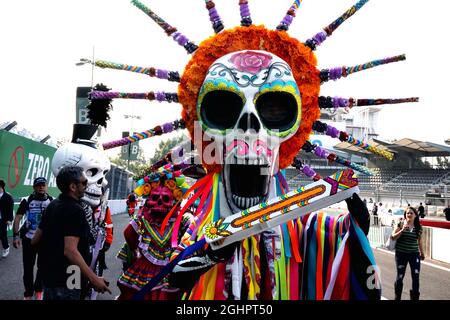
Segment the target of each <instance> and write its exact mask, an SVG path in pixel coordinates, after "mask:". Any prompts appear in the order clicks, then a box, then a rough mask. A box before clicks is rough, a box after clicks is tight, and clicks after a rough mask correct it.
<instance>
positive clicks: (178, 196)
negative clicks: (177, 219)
mask: <svg viewBox="0 0 450 320" xmlns="http://www.w3.org/2000/svg"><path fill="white" fill-rule="evenodd" d="M173 197H174V198H175V200H177V201H179V200H180V199H181V198H182V197H183V192H182V191H181V189H180V188H176V189H175V190H173Z"/></svg>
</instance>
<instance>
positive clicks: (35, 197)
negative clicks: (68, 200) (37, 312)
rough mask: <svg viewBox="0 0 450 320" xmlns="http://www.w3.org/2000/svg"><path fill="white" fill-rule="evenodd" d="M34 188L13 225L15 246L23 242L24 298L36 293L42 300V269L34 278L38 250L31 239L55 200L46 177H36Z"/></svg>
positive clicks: (26, 298)
mask: <svg viewBox="0 0 450 320" xmlns="http://www.w3.org/2000/svg"><path fill="white" fill-rule="evenodd" d="M33 189H34V192H33V193H32V194H31V195H30V196H29V197H28V199H23V200H22V202H21V203H20V205H19V209H17V213H16V216H15V218H14V226H13V235H14V237H13V246H14V248H19V247H20V245H21V244H22V257H23V258H22V261H23V284H24V287H25V292H24V294H23V296H24V300H31V298H32V297H33V294H34V293H35V295H36V296H35V298H36V300H42V279H41V270H40V269H39V268H38V269H37V272H36V279H35V280H34V274H33V273H34V265H35V263H36V255H37V251H36V249H35V248H33V247H32V246H31V239H33V236H34V233H35V232H36V229H37V227H38V225H39V222H40V221H41V218H42V213H43V211H44V210H45V208H47V206H48V205H49V204H50V202H51V201H52V200H53V198H52V197H51V196H50V195H49V194H48V193H47V179H45V178H44V177H39V178H36V179H34V182H33ZM24 216H25V217H26V220H25V222H24V224H23V226H22V228H21V229H20V233H19V224H20V221H21V220H22V218H23V217H24ZM19 236H20V238H19ZM21 239H22V240H21Z"/></svg>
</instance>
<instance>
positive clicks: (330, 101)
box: [319, 96, 419, 110]
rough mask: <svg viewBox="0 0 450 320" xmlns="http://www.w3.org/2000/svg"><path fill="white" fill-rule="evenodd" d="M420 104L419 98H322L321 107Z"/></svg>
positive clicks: (320, 100)
mask: <svg viewBox="0 0 450 320" xmlns="http://www.w3.org/2000/svg"><path fill="white" fill-rule="evenodd" d="M409 102H419V98H418V97H412V98H401V99H355V98H342V97H330V96H327V97H326V96H320V97H319V107H320V108H321V109H332V108H333V109H335V110H336V109H338V108H352V107H354V106H358V107H362V106H376V105H381V104H398V103H409Z"/></svg>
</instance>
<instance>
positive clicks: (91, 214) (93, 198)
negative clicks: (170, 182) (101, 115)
mask: <svg viewBox="0 0 450 320" xmlns="http://www.w3.org/2000/svg"><path fill="white" fill-rule="evenodd" d="M97 129H98V126H96V125H89V124H74V129H73V136H72V141H71V143H67V144H65V145H63V146H61V147H60V148H58V150H57V151H56V152H55V155H54V157H53V160H52V170H53V173H54V174H55V176H56V175H57V174H58V172H59V171H60V170H61V169H62V168H63V167H65V166H68V165H76V166H78V167H81V168H83V171H84V173H85V175H86V178H87V179H88V185H87V188H86V192H85V195H84V197H83V198H82V201H81V206H82V207H83V209H84V211H85V214H86V220H87V222H88V224H89V227H90V241H89V244H90V261H87V263H88V264H90V267H91V269H92V270H93V271H94V272H95V273H96V274H97V275H99V276H102V274H103V270H104V269H106V268H107V266H106V263H105V252H106V251H107V250H108V249H109V247H110V246H111V243H112V241H113V223H112V218H111V212H110V209H109V207H108V206H107V200H108V199H107V198H108V194H109V193H108V192H107V189H106V186H107V184H108V181H107V180H106V174H107V173H108V171H109V170H110V168H111V163H110V161H109V159H108V157H107V156H106V155H105V154H104V153H103V152H101V151H100V150H98V149H97V146H96V142H95V141H94V140H93V137H94V135H95V133H96V131H97ZM92 295H95V293H94V292H92V290H91V289H89V288H88V287H86V288H83V290H82V297H83V298H89V297H92Z"/></svg>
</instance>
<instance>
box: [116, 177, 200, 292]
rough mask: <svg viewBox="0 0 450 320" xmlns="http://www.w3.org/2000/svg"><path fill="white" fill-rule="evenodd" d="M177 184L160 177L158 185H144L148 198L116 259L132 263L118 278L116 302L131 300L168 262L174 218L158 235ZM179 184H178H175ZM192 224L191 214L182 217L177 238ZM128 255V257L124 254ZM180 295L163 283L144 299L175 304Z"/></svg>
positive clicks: (176, 197)
mask: <svg viewBox="0 0 450 320" xmlns="http://www.w3.org/2000/svg"><path fill="white" fill-rule="evenodd" d="M179 181H180V180H178V181H177V180H175V179H167V178H166V177H162V178H161V179H160V180H159V181H154V182H151V183H146V184H145V185H144V188H143V189H144V191H143V193H144V195H146V196H148V197H147V199H146V200H145V204H144V206H143V207H142V210H141V211H140V212H139V214H136V215H134V216H133V217H132V219H131V221H130V223H129V224H128V226H127V227H126V228H125V230H124V237H125V241H126V245H125V246H124V248H122V251H121V252H120V253H119V255H118V257H119V258H120V259H123V260H128V261H130V262H131V263H130V264H129V265H126V268H125V269H124V272H123V273H122V275H121V276H120V277H119V279H118V282H117V285H118V287H119V289H120V295H119V296H118V298H117V299H118V300H131V299H133V296H134V295H135V294H136V293H137V292H138V291H139V290H140V289H141V288H142V287H143V286H145V285H146V284H147V283H148V282H149V281H150V280H151V279H152V278H153V277H154V276H155V275H157V274H158V273H159V272H160V271H161V270H162V268H163V267H164V266H165V265H166V264H167V263H168V262H169V258H170V256H171V255H172V252H173V248H172V247H171V243H170V239H171V236H172V231H173V228H174V223H175V218H172V219H169V225H168V227H167V229H166V230H165V232H164V233H161V232H160V228H161V224H162V222H163V220H164V219H165V218H166V216H167V215H168V214H169V212H171V209H173V207H174V205H175V203H176V201H177V200H179V199H180V197H181V195H182V193H181V192H182V191H181V189H180V188H179V186H177V183H178V182H179ZM178 184H179V183H178ZM192 220H193V217H192V214H190V213H185V214H184V215H183V219H182V221H181V226H180V233H179V234H180V236H181V235H182V234H183V233H184V232H185V231H186V229H187V227H188V226H189V224H191V222H192ZM125 251H128V252H127V253H124V252H125ZM181 294H182V291H180V290H179V289H178V288H176V287H172V286H170V285H168V282H167V279H165V280H163V281H162V282H161V283H160V284H159V285H158V286H157V287H155V288H153V290H152V291H151V292H149V293H148V294H146V295H145V298H144V299H145V300H177V299H180V298H181Z"/></svg>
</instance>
